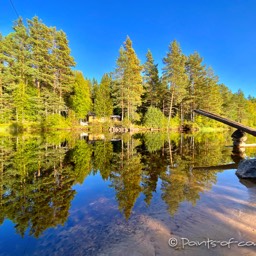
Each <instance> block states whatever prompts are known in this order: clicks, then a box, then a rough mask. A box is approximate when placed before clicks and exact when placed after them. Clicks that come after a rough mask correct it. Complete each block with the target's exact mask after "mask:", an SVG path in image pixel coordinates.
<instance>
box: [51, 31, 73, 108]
mask: <svg viewBox="0 0 256 256" xmlns="http://www.w3.org/2000/svg"><path fill="white" fill-rule="evenodd" d="M53 37H54V43H53V50H52V55H51V59H52V63H53V65H52V69H53V71H54V72H53V74H54V81H53V88H54V92H55V93H57V94H58V95H59V111H61V110H62V109H63V104H62V102H63V99H64V96H65V95H66V94H67V93H69V92H71V90H72V84H73V81H74V80H73V79H74V77H73V72H72V70H71V67H74V66H75V61H74V59H73V57H72V56H70V52H71V50H70V48H69V46H68V40H67V36H66V34H65V33H64V32H63V31H62V30H60V31H56V30H54V33H53Z"/></svg>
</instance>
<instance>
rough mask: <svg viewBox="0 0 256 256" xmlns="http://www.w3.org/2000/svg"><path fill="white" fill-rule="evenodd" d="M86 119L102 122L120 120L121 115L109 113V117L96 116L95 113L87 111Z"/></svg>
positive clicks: (92, 121) (91, 121) (89, 121)
mask: <svg viewBox="0 0 256 256" xmlns="http://www.w3.org/2000/svg"><path fill="white" fill-rule="evenodd" d="M86 119H87V123H94V122H99V123H104V122H107V121H113V122H120V121H121V116H119V115H111V116H109V117H97V116H96V114H95V113H93V112H89V113H88V115H87V118H86Z"/></svg>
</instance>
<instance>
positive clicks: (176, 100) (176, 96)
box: [163, 41, 188, 125]
mask: <svg viewBox="0 0 256 256" xmlns="http://www.w3.org/2000/svg"><path fill="white" fill-rule="evenodd" d="M163 63H164V65H165V66H164V68H163V78H164V79H165V80H166V81H167V83H168V85H169V88H170V103H169V104H170V105H169V106H170V107H169V125H170V119H171V117H172V115H173V106H174V105H175V104H177V105H178V106H180V107H181V113H182V102H183V100H184V99H185V97H186V96H187V95H188V93H187V90H186V89H187V86H188V76H187V74H186V66H185V64H186V56H185V55H184V54H182V52H181V49H180V46H179V44H178V42H177V41H173V42H172V43H171V44H170V46H169V52H168V53H167V56H166V57H165V58H164V59H163Z"/></svg>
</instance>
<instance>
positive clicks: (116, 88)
mask: <svg viewBox="0 0 256 256" xmlns="http://www.w3.org/2000/svg"><path fill="white" fill-rule="evenodd" d="M126 63H127V57H126V54H125V50H124V48H123V46H122V47H121V48H120V50H119V57H118V59H117V61H116V69H115V72H114V79H113V84H112V89H111V96H112V99H113V104H114V107H115V109H116V110H120V112H121V118H122V120H123V119H124V115H125V105H126V99H125V92H126V90H125V83H124V70H125V68H126ZM118 112H119V111H118ZM118 112H117V113H118Z"/></svg>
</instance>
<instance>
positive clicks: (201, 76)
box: [186, 52, 206, 121]
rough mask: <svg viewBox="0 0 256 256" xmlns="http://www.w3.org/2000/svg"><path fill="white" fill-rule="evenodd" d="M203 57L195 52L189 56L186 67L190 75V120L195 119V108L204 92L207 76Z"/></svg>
mask: <svg viewBox="0 0 256 256" xmlns="http://www.w3.org/2000/svg"><path fill="white" fill-rule="evenodd" d="M202 62H203V58H201V57H200V55H199V54H198V53H197V52H195V53H193V54H191V55H189V56H188V60H187V64H186V68H187V74H188V77H189V85H188V91H189V95H190V97H191V102H190V111H189V112H190V120H191V121H194V111H193V110H194V109H196V108H198V105H199V102H200V100H201V99H200V97H199V96H200V95H201V94H202V89H203V86H204V83H205V82H206V80H205V76H206V71H205V66H204V65H203V64H202Z"/></svg>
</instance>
